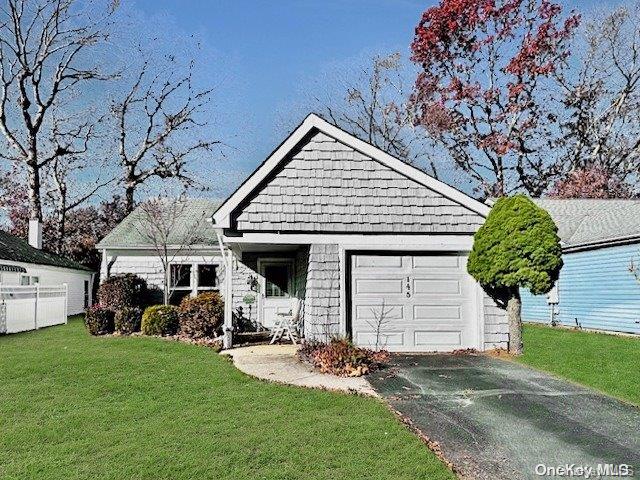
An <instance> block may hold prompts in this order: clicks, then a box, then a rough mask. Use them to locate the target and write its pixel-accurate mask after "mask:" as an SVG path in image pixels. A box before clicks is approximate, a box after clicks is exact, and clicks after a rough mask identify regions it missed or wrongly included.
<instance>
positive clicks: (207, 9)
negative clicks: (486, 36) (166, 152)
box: [130, 0, 607, 194]
mask: <svg viewBox="0 0 640 480" xmlns="http://www.w3.org/2000/svg"><path fill="white" fill-rule="evenodd" d="M434 3H435V2H433V1H424V0H423V1H419V0H277V1H274V0H214V1H212V0H209V1H207V0H180V1H177V0H137V2H135V3H133V5H132V8H133V9H135V10H137V11H138V12H137V13H138V14H139V15H140V16H141V17H142V18H146V19H149V20H150V23H151V24H159V25H162V26H163V28H160V31H159V32H157V33H156V34H157V35H159V36H162V35H164V36H165V37H169V38H165V39H164V40H166V41H171V39H170V37H172V36H190V35H195V36H197V38H199V39H200V41H201V42H202V49H203V53H204V56H203V59H204V61H203V62H202V63H203V64H202V65H201V69H202V75H203V77H204V78H205V79H206V80H210V81H211V82H212V83H213V84H215V85H217V90H218V96H217V98H216V104H215V106H214V107H215V108H214V110H215V119H214V122H213V128H214V129H215V133H216V135H218V136H221V137H222V138H223V139H224V140H225V141H227V142H228V143H229V144H230V145H231V146H232V147H233V149H232V150H231V151H230V152H229V153H228V159H227V161H226V162H225V163H224V164H223V165H222V168H223V169H224V170H225V172H227V173H228V175H227V176H228V180H227V183H226V184H225V185H221V187H220V192H219V193H220V194H225V193H228V191H229V189H232V188H233V187H234V184H235V183H237V182H238V181H239V180H240V179H241V178H242V177H243V176H245V175H247V174H248V173H249V172H251V171H252V170H253V169H254V168H255V167H256V166H257V165H258V164H259V163H260V162H262V160H264V157H265V156H266V155H267V154H268V153H269V152H270V151H271V150H272V149H273V148H274V147H275V146H276V145H277V144H279V143H280V141H281V140H282V135H283V125H284V124H287V123H289V124H290V126H291V127H292V126H294V125H293V124H294V122H295V121H297V120H298V117H299V112H297V115H296V113H293V112H294V110H295V108H294V105H295V104H296V102H297V100H299V97H300V96H301V95H302V94H303V92H304V91H305V87H307V86H310V85H312V83H313V79H314V78H318V77H319V76H321V75H322V74H323V73H324V72H326V70H327V69H328V68H331V66H332V65H335V64H344V63H345V62H349V61H350V59H355V58H361V57H362V56H363V55H366V54H368V53H380V52H393V51H399V52H401V53H403V54H405V55H407V54H408V51H409V44H410V42H411V39H412V35H413V29H414V27H415V25H416V23H417V21H418V19H419V18H420V14H421V12H422V11H424V10H425V9H426V8H427V7H429V6H430V5H433V4H434ZM562 3H563V4H565V5H566V6H567V7H572V6H574V5H576V4H579V5H580V7H581V9H583V10H590V9H593V8H597V7H596V6H597V5H603V4H606V3H607V2H605V1H600V2H594V1H592V0H582V1H579V0H578V1H576V2H573V1H571V2H562ZM130 5H131V4H130ZM206 80H205V81H206ZM289 111H291V112H292V113H291V114H290V115H289V114H288V112H289ZM289 118H290V120H289Z"/></svg>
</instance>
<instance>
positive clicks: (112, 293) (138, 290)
mask: <svg viewBox="0 0 640 480" xmlns="http://www.w3.org/2000/svg"><path fill="white" fill-rule="evenodd" d="M148 298H149V292H148V288H147V282H146V281H144V279H142V278H140V277H138V276H137V275H134V274H133V273H124V274H121V275H114V276H112V277H109V278H107V279H105V280H104V281H103V282H102V283H101V284H100V288H98V303H99V304H101V305H103V306H104V307H105V308H108V309H109V310H111V311H113V312H117V311H118V310H121V309H123V308H127V307H139V308H144V307H146V306H147V305H148V303H146V302H147V301H148Z"/></svg>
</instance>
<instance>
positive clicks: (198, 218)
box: [96, 198, 221, 248]
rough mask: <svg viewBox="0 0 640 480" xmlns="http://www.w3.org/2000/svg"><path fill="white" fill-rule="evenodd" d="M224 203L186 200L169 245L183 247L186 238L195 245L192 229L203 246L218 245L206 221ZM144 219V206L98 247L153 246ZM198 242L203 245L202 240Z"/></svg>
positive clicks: (128, 217) (119, 225)
mask: <svg viewBox="0 0 640 480" xmlns="http://www.w3.org/2000/svg"><path fill="white" fill-rule="evenodd" d="M220 204H221V202H220V201H219V200H212V199H206V198H189V199H186V200H185V205H184V208H183V209H182V214H181V215H180V219H179V220H178V221H177V222H176V225H175V228H174V230H173V231H172V232H171V235H170V236H169V244H171V245H183V244H184V242H185V238H189V239H190V240H191V241H190V242H189V243H193V233H192V232H193V229H194V228H197V229H198V230H199V231H200V235H198V237H200V238H201V239H202V243H203V244H212V245H213V244H215V242H216V234H215V230H214V229H213V226H212V224H211V222H208V221H207V219H208V218H210V217H211V215H213V212H215V211H216V210H217V209H218V207H219V206H220ZM144 219H145V214H144V211H143V210H142V209H141V207H138V208H136V209H135V210H134V211H133V212H131V213H130V214H129V215H128V216H127V217H126V218H125V219H124V220H122V222H120V223H119V224H118V225H117V226H116V227H115V228H114V229H113V230H111V232H109V234H108V235H107V236H106V237H104V238H103V239H102V240H100V242H99V243H98V245H96V248H130V247H145V246H151V243H150V241H149V239H148V238H145V235H144V228H143V227H142V222H143V221H144ZM197 243H200V242H199V241H198V242H197Z"/></svg>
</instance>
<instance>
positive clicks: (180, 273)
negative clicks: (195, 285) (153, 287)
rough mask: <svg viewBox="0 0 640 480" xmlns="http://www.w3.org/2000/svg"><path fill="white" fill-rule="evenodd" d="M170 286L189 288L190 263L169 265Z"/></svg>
mask: <svg viewBox="0 0 640 480" xmlns="http://www.w3.org/2000/svg"><path fill="white" fill-rule="evenodd" d="M171 288H191V264H183V263H174V264H172V265H171Z"/></svg>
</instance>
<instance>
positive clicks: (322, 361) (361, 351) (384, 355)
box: [298, 338, 389, 377]
mask: <svg viewBox="0 0 640 480" xmlns="http://www.w3.org/2000/svg"><path fill="white" fill-rule="evenodd" d="M298 356H299V357H300V358H301V359H302V360H304V361H306V362H309V363H311V365H313V366H314V367H315V368H317V369H318V370H320V372H322V373H331V374H333V375H340V376H343V377H346V376H348V377H359V376H362V375H366V374H367V373H369V372H372V371H374V370H377V369H379V368H381V367H383V366H385V365H386V364H387V363H388V362H389V352H387V351H386V350H379V351H375V350H371V349H368V348H361V347H356V346H355V345H354V344H353V343H351V342H350V341H349V340H347V339H337V338H336V339H333V340H331V341H330V342H329V343H323V342H315V341H311V342H305V343H304V344H303V345H302V347H300V349H299V350H298Z"/></svg>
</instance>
